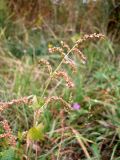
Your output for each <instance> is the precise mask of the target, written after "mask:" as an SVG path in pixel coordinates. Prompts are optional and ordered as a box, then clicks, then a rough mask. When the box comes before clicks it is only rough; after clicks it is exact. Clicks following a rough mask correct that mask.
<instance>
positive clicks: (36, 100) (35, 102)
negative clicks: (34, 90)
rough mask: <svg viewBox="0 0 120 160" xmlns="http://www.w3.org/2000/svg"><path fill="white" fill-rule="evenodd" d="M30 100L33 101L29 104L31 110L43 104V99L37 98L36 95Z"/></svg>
mask: <svg viewBox="0 0 120 160" xmlns="http://www.w3.org/2000/svg"><path fill="white" fill-rule="evenodd" d="M32 101H33V103H32V105H30V107H31V108H32V109H33V110H36V109H38V108H40V107H41V106H42V105H43V104H44V99H42V98H38V97H37V96H36V95H35V96H34V97H33V99H32Z"/></svg>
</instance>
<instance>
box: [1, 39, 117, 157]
mask: <svg viewBox="0 0 120 160" xmlns="http://www.w3.org/2000/svg"><path fill="white" fill-rule="evenodd" d="M111 51H112V54H110V53H111ZM84 53H85V54H86V56H87V59H88V60H87V64H86V65H81V64H79V62H78V61H77V64H78V73H77V74H76V75H73V74H71V75H72V79H73V80H74V82H75V84H76V88H75V89H74V90H73V91H72V94H71V93H70V91H69V90H68V89H66V88H65V87H64V85H63V84H62V82H60V86H58V87H57V89H56V90H55V91H54V89H55V85H54V83H53V84H51V86H50V87H49V88H48V90H47V94H49V93H50V92H51V90H53V91H54V92H53V95H59V96H62V97H64V99H66V101H70V103H71V104H72V103H75V102H78V103H80V105H81V108H80V110H78V111H72V112H66V113H64V115H63V117H61V113H60V112H61V110H63V109H62V105H61V104H58V103H56V104H55V103H52V104H51V105H49V106H48V107H47V108H46V109H44V112H43V114H42V115H40V119H39V122H42V123H43V124H44V126H45V135H44V136H45V137H44V140H42V141H41V140H40V141H38V143H37V146H36V147H38V149H40V151H39V152H38V155H37V156H36V155H35V150H34V148H33V146H32V145H31V146H30V148H29V149H28V151H27V152H26V141H25V139H24V138H22V139H21V140H20V139H19V137H18V142H17V146H16V148H15V150H11V149H10V148H9V147H8V146H7V145H5V142H4V143H3V145H1V155H0V156H1V157H2V158H1V159H3V157H4V156H3V155H4V152H6V153H5V154H8V153H9V154H11V157H12V156H13V155H14V159H15V157H17V159H19V157H20V158H21V155H22V156H24V155H26V156H28V157H29V158H30V159H35V157H37V159H38V160H49V159H50V160H51V159H52V158H53V157H54V158H55V159H61V160H63V159H65V160H66V159H68V158H69V159H70V158H71V159H73V160H77V159H82V160H85V159H86V157H87V156H86V152H88V154H89V156H90V157H89V158H87V160H88V159H91V160H100V159H103V160H104V159H106V160H107V159H110V160H117V159H119V158H120V153H119V146H120V140H119V137H120V122H119V120H120V109H119V106H120V77H119V70H120V64H119V61H118V60H117V59H115V58H114V57H115V53H114V49H113V48H112V46H111V44H110V43H109V41H107V40H106V41H105V42H102V44H101V43H97V44H93V43H91V44H90V46H89V47H87V49H85V50H84ZM39 58H40V57H35V60H34V61H33V59H32V58H31V57H30V56H25V57H23V58H22V59H21V60H20V59H16V58H15V57H14V56H12V57H10V56H6V55H5V56H1V57H0V59H1V67H0V83H1V86H0V95H1V96H0V97H1V101H8V100H12V99H13V98H18V97H23V96H29V95H36V96H38V97H40V96H41V94H42V92H43V90H44V84H45V81H46V79H47V76H48V73H47V72H46V71H45V68H42V69H41V68H40V65H39V64H37V59H39ZM50 58H51V57H50ZM56 58H57V57H56ZM51 60H52V58H51ZM52 61H53V62H55V61H56V60H55V59H53V60H52ZM69 72H70V71H69ZM33 113H34V109H33V108H30V107H28V106H24V105H22V106H19V107H18V106H13V107H12V108H10V109H9V110H7V111H5V113H4V116H5V118H6V119H7V120H8V121H9V122H10V125H11V126H12V129H13V132H14V134H15V135H17V134H18V132H19V133H21V134H22V132H23V131H26V130H28V129H29V128H31V127H32V126H33V119H34V118H33ZM63 121H64V125H65V127H67V129H66V130H65V129H64V132H62V131H61V128H62V123H63ZM71 127H72V128H74V129H75V131H77V133H76V134H74V133H73V132H72V130H71ZM79 140H80V142H79ZM83 147H84V148H85V150H83ZM7 148H8V150H7ZM60 148H61V152H60ZM5 150H6V151H5ZM18 150H19V151H18ZM9 151H10V152H11V153H10V152H9ZM65 151H66V153H65ZM7 152H8V153H7ZM60 157H61V158H60ZM11 159H13V158H11ZM8 160H10V158H8Z"/></svg>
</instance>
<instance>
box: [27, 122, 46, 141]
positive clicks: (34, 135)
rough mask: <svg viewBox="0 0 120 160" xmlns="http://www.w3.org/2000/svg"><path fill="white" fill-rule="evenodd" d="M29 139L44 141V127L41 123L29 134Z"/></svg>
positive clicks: (31, 129) (30, 130)
mask: <svg viewBox="0 0 120 160" xmlns="http://www.w3.org/2000/svg"><path fill="white" fill-rule="evenodd" d="M27 138H28V139H30V140H33V141H37V140H43V139H44V126H43V124H42V123H40V124H39V125H38V126H35V127H32V128H30V129H29V131H28V133H27Z"/></svg>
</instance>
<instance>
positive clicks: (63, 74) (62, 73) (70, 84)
mask: <svg viewBox="0 0 120 160" xmlns="http://www.w3.org/2000/svg"><path fill="white" fill-rule="evenodd" d="M55 76H56V77H57V78H59V77H62V78H63V79H64V80H65V81H66V86H68V87H69V88H73V87H74V83H73V82H72V80H71V79H70V78H69V76H68V75H67V73H66V72H65V71H58V72H56V73H55Z"/></svg>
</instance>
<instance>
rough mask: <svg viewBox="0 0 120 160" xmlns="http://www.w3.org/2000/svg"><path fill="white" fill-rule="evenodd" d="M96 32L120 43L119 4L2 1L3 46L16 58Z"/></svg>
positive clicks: (75, 0)
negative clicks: (50, 44)
mask: <svg viewBox="0 0 120 160" xmlns="http://www.w3.org/2000/svg"><path fill="white" fill-rule="evenodd" d="M94 32H96V33H99V32H100V33H103V34H105V35H107V36H108V37H109V38H110V40H111V41H112V42H113V43H115V44H116V45H117V44H118V43H119V41H120V1H119V0H45V1H44V0H29V1H28V0H9V1H8V0H0V33H1V34H0V39H1V40H2V41H1V42H0V43H1V45H2V46H3V45H4V47H5V48H6V49H8V50H9V52H10V53H12V54H13V55H15V56H16V57H21V56H22V55H23V54H29V55H34V54H35V55H40V54H45V53H46V46H48V45H49V43H56V42H57V41H60V40H61V39H62V40H65V41H70V40H72V41H74V40H76V39H77V38H78V37H79V36H80V35H82V34H90V33H94ZM4 47H3V48H4ZM3 48H2V49H3ZM1 52H2V51H1ZM3 52H4V51H3Z"/></svg>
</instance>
